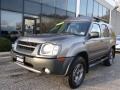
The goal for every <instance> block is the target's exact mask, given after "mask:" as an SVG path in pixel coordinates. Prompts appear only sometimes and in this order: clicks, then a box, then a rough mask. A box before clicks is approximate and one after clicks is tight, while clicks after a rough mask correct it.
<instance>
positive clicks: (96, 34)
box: [89, 32, 99, 38]
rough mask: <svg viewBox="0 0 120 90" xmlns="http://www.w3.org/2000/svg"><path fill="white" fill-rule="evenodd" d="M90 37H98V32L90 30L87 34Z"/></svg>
mask: <svg viewBox="0 0 120 90" xmlns="http://www.w3.org/2000/svg"><path fill="white" fill-rule="evenodd" d="M89 36H90V38H98V37H99V32H91V33H90V34H89Z"/></svg>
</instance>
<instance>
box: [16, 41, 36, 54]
mask: <svg viewBox="0 0 120 90" xmlns="http://www.w3.org/2000/svg"><path fill="white" fill-rule="evenodd" d="M37 45H38V43H34V42H26V41H18V44H17V50H19V51H24V52H25V51H26V52H29V53H32V52H33V51H34V49H35V47H36V46H37Z"/></svg>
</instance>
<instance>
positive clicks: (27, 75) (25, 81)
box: [0, 54, 120, 90]
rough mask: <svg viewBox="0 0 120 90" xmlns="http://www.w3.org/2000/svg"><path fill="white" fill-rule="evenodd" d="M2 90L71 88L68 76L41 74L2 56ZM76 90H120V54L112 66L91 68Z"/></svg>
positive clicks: (65, 89)
mask: <svg viewBox="0 0 120 90" xmlns="http://www.w3.org/2000/svg"><path fill="white" fill-rule="evenodd" d="M0 90H70V88H69V86H68V83H67V78H66V77H62V76H56V75H44V74H42V75H39V74H36V73H33V72H29V71H27V70H25V69H23V68H21V67H19V66H17V65H16V64H14V63H13V62H11V58H10V57H9V56H6V57H0ZM76 90H120V55H119V54H117V55H116V58H115V63H114V64H113V65H112V66H111V67H106V66H104V65H102V64H99V65H97V66H95V67H93V68H91V69H90V72H89V73H88V74H87V75H86V78H85V81H84V83H83V84H82V86H81V87H79V88H78V89H76Z"/></svg>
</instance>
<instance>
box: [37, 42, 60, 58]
mask: <svg viewBox="0 0 120 90" xmlns="http://www.w3.org/2000/svg"><path fill="white" fill-rule="evenodd" d="M58 51H59V46H57V45H54V44H49V43H46V44H43V45H42V46H41V49H40V53H39V54H40V55H45V56H55V55H57V54H58Z"/></svg>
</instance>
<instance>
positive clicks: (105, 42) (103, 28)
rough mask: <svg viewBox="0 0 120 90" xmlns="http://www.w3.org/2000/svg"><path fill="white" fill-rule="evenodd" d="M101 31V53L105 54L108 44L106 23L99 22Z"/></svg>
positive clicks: (108, 34)
mask: <svg viewBox="0 0 120 90" xmlns="http://www.w3.org/2000/svg"><path fill="white" fill-rule="evenodd" d="M101 32H102V38H101V39H102V41H103V47H104V48H103V54H107V53H108V51H109V46H110V45H109V44H110V31H109V29H108V26H107V25H106V24H101Z"/></svg>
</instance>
